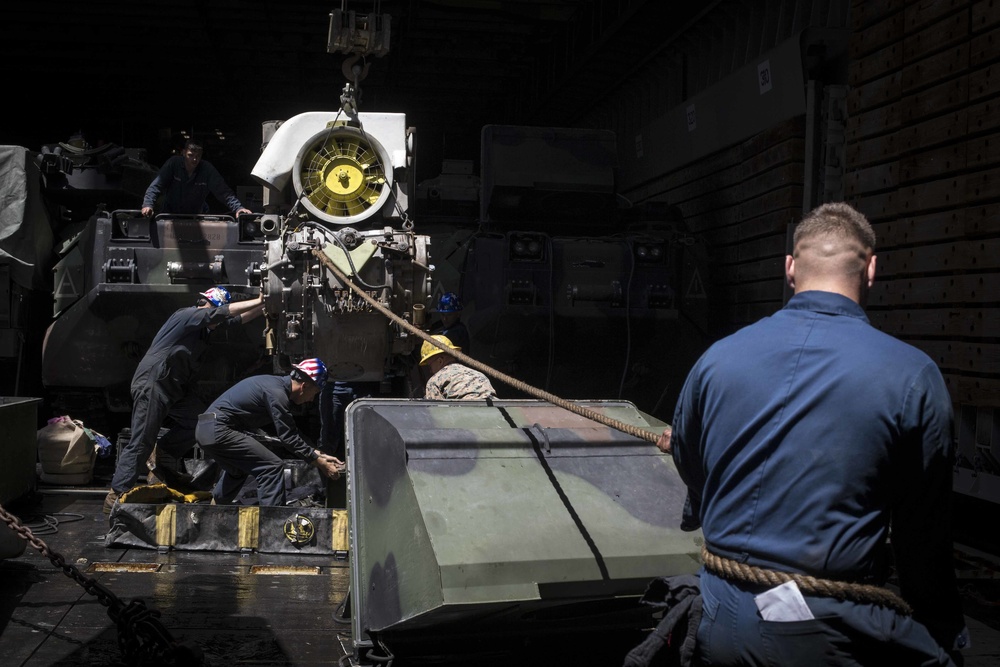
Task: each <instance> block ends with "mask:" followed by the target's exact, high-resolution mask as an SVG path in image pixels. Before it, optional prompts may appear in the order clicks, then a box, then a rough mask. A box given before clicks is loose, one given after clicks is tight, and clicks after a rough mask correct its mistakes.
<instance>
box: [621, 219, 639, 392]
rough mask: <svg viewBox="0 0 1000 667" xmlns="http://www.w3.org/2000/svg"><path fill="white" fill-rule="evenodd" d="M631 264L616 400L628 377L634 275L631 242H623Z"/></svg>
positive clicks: (630, 353) (630, 355)
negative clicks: (622, 365) (623, 362)
mask: <svg viewBox="0 0 1000 667" xmlns="http://www.w3.org/2000/svg"><path fill="white" fill-rule="evenodd" d="M625 247H626V248H628V251H629V253H628V254H629V256H630V257H631V259H632V263H631V265H630V266H629V270H628V284H627V285H626V286H625V367H624V368H622V379H621V382H619V383H618V398H619V399H621V397H622V392H623V391H624V390H625V376H627V375H628V364H629V359H631V357H632V313H631V309H632V276H634V275H635V249H634V248H633V247H632V240H631V239H627V240H626V241H625Z"/></svg>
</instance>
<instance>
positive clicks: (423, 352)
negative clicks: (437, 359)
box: [420, 334, 462, 366]
mask: <svg viewBox="0 0 1000 667" xmlns="http://www.w3.org/2000/svg"><path fill="white" fill-rule="evenodd" d="M431 338H433V339H434V340H438V341H441V342H442V343H444V344H445V346H446V347H448V348H450V349H452V350H461V349H462V348H460V347H456V346H455V345H454V343H452V342H451V341H450V340H449V339H448V337H447V336H442V335H440V334H438V335H437V336H431ZM439 352H444V350H442V349H441V348H440V347H437V346H436V345H434V344H432V343H429V342H427V341H426V340H425V341H424V344H423V345H421V346H420V365H421V366H426V365H427V361H428V360H429V359H430V358H431V357H433V356H434V355H435V354H438V353H439Z"/></svg>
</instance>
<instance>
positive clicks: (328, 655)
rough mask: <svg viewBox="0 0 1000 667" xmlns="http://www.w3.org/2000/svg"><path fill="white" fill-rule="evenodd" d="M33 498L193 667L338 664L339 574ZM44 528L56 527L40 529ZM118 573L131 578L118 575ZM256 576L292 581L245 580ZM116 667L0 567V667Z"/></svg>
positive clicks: (87, 501) (45, 575) (59, 576)
mask: <svg viewBox="0 0 1000 667" xmlns="http://www.w3.org/2000/svg"><path fill="white" fill-rule="evenodd" d="M40 497H41V500H40V502H39V503H38V504H36V505H33V506H31V507H30V508H29V509H23V510H22V509H16V508H15V509H14V510H13V513H14V514H16V515H17V516H18V517H19V518H20V519H22V520H23V521H24V522H26V523H29V522H30V523H29V525H30V527H31V528H32V530H33V532H36V533H37V535H38V537H39V538H40V539H42V540H43V541H44V542H46V543H47V544H48V545H49V548H50V549H51V550H52V551H54V552H58V553H59V554H61V555H62V556H63V557H64V559H65V561H66V562H67V563H72V564H74V565H76V567H77V568H79V570H80V572H81V573H82V574H83V575H84V576H85V577H93V579H94V580H96V581H98V582H99V583H100V584H101V585H103V586H104V587H106V588H107V589H109V590H110V591H111V592H112V593H113V594H114V595H115V596H117V597H118V598H119V599H121V600H122V601H125V602H129V601H131V600H133V599H139V600H142V601H143V602H144V603H145V604H146V606H147V608H149V609H151V610H156V611H158V612H159V613H160V618H159V620H160V622H161V623H162V625H163V626H164V627H165V628H167V630H168V631H169V632H170V634H171V635H172V636H173V637H174V638H175V639H177V640H184V641H187V642H193V643H195V644H196V645H197V646H198V647H200V649H201V650H202V651H203V652H204V655H205V664H207V665H227V666H228V665H335V664H337V663H338V661H340V660H341V658H342V657H343V656H345V655H346V654H347V653H349V652H350V646H351V644H350V627H349V626H348V625H345V624H344V623H343V619H340V618H338V616H337V614H338V607H339V606H340V605H341V603H342V602H343V600H344V597H345V595H346V594H347V591H348V588H349V567H348V564H347V563H346V562H345V561H342V560H338V559H337V558H336V557H335V556H334V555H332V554H331V555H330V556H306V555H299V554H296V555H282V554H251V555H247V556H243V555H240V554H237V553H216V552H189V551H170V552H166V553H160V552H158V551H156V550H152V549H139V548H115V547H113V548H107V547H105V546H104V535H105V532H106V530H107V516H106V515H104V514H103V513H102V512H101V504H102V502H103V494H102V493H100V491H99V490H95V492H93V493H72V494H59V493H56V492H49V493H45V492H43V493H42V494H41V496H40ZM46 518H47V520H48V521H49V523H50V524H52V523H56V522H57V525H56V526H55V527H54V528H46V524H45V522H44V521H45V519H46ZM966 555H967V558H965V559H963V560H961V561H960V562H961V563H962V565H961V566H960V569H959V574H960V576H962V590H963V593H964V595H965V598H966V612H967V618H968V621H969V627H970V630H971V632H972V636H973V642H974V644H973V648H972V650H971V651H969V652H968V653H967V657H966V662H965V664H966V667H995V666H996V665H1000V599H998V590H1000V575H998V574H997V573H998V571H1000V569H998V568H997V567H996V566H995V562H996V561H995V560H992V559H989V558H988V557H986V556H985V555H984V554H977V553H969V554H966ZM98 564H101V565H98ZM119 565H120V566H131V567H132V568H133V569H136V570H139V571H133V572H128V571H118V569H119V567H118V566H119ZM258 565H273V566H278V567H285V568H291V569H292V570H293V571H294V572H295V573H284V574H274V573H261V574H255V573H253V571H254V570H255V568H254V566H258ZM97 569H101V570H106V571H100V572H98V571H96V570H97ZM123 569H124V568H123ZM121 664H123V662H122V653H121V651H120V649H119V646H118V633H117V630H116V627H115V624H114V623H113V622H112V621H111V619H110V618H109V616H108V614H107V610H106V609H105V607H104V606H102V605H101V603H100V601H99V600H98V599H97V598H96V597H95V596H93V595H91V594H89V593H88V592H87V591H86V590H85V589H84V588H83V587H82V586H80V585H79V584H78V583H77V582H76V581H74V580H73V579H72V578H70V577H68V576H66V574H64V572H63V571H62V570H61V569H59V568H57V567H56V566H55V565H53V564H52V563H51V562H50V561H49V560H48V559H46V558H45V557H43V556H42V555H41V554H40V553H39V552H38V551H36V550H35V549H33V548H32V547H31V546H28V547H27V549H26V550H25V552H24V554H23V555H21V556H19V557H17V558H12V559H8V560H3V561H0V665H3V667H14V666H15V665H20V666H23V667H48V666H51V665H66V666H72V665H88V666H102V665H109V666H110V665H121ZM619 664H620V663H619Z"/></svg>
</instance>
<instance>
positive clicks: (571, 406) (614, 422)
mask: <svg viewBox="0 0 1000 667" xmlns="http://www.w3.org/2000/svg"><path fill="white" fill-rule="evenodd" d="M312 252H313V255H315V256H316V257H317V258H319V260H320V261H321V262H322V263H323V265H324V266H325V267H326V268H328V269H330V271H332V272H333V274H334V275H335V276H336V277H337V279H338V280H339V281H340V282H341V283H343V284H345V285H347V286H348V287H350V288H351V290H352V291H353V292H354V293H355V294H357V295H358V296H360V297H361V298H362V299H364V300H365V301H366V302H367V303H368V304H369V305H370V306H371V307H372V308H374V309H375V310H377V311H379V312H380V313H382V314H383V315H385V316H386V317H387V318H389V319H390V320H392V321H393V322H395V323H396V324H398V325H400V326H401V327H403V329H405V330H406V331H407V332H409V333H411V334H413V335H414V336H417V337H419V338H420V339H422V340H424V341H426V342H428V343H430V344H431V345H434V346H435V347H437V348H440V349H441V350H442V351H443V352H447V353H448V354H450V355H452V356H453V357H455V358H456V359H458V360H459V361H460V362H461V363H463V364H465V365H466V366H469V367H470V368H474V369H476V370H478V371H480V372H481V373H485V374H486V375H489V376H490V377H492V378H493V379H494V380H499V381H501V382H503V383H504V384H507V385H510V386H511V387H514V388H515V389H517V390H518V391H522V392H524V393H525V394H528V395H530V396H534V397H535V398H539V399H541V400H543V401H548V402H549V403H552V404H553V405H556V406H558V407H560V408H563V409H564V410H569V411H570V412H573V413H575V414H578V415H580V416H582V417H586V418H587V419H590V420H592V421H595V422H598V423H599V424H604V425H605V426H610V427H611V428H614V429H617V430H619V431H621V432H623V433H627V434H629V435H631V436H634V437H636V438H639V439H640V440H646V441H648V442H651V443H654V444H655V443H656V440H657V438H658V437H659V434H658V433H653V432H652V431H649V430H647V429H644V428H641V427H639V426H635V425H633V424H627V423H625V422H623V421H621V420H618V419H614V418H613V417H608V416H607V415H603V414H601V413H600V412H597V411H595V410H591V409H589V408H586V407H583V406H582V405H577V404H576V403H572V402H570V401H567V400H565V399H562V398H559V397H558V396H556V395H555V394H550V393H549V392H547V391H543V390H541V389H538V388H537V387H533V386H531V385H529V384H526V383H524V382H522V381H521V380H518V379H517V378H515V377H511V376H510V375H507V374H506V373H503V372H501V371H498V370H496V369H495V368H492V367H490V366H487V365H486V364H484V363H482V362H480V361H478V360H476V359H473V358H472V357H470V356H469V355H467V354H465V353H464V352H462V351H461V350H456V349H454V348H449V347H447V346H446V345H444V344H443V343H441V342H439V341H438V340H436V339H434V338H432V337H431V335H430V334H428V333H426V332H424V331H422V330H420V329H418V328H417V327H415V326H413V325H412V324H410V323H409V322H407V321H406V320H404V319H403V318H401V317H399V316H398V315H396V314H395V313H394V312H392V311H391V310H389V309H388V308H386V307H385V306H383V305H382V304H381V303H379V302H378V301H376V300H375V299H374V298H373V297H372V296H371V295H369V294H368V293H367V292H365V291H363V290H362V289H361V288H360V287H358V286H357V285H355V284H354V282H353V281H351V280H350V279H349V278H348V277H347V276H346V275H345V274H344V272H343V271H341V270H340V269H339V268H337V266H336V265H335V264H334V263H333V260H331V259H330V258H329V257H327V256H326V253H324V252H322V251H321V250H319V249H318V248H315V249H313V251H312Z"/></svg>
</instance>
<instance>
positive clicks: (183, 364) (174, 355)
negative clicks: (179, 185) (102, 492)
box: [104, 287, 264, 514]
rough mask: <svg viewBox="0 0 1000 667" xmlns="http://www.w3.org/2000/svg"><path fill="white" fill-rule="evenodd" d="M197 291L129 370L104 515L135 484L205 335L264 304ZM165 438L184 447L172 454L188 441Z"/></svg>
mask: <svg viewBox="0 0 1000 667" xmlns="http://www.w3.org/2000/svg"><path fill="white" fill-rule="evenodd" d="M200 296H201V298H200V299H199V300H198V303H197V305H194V306H188V307H186V308H181V309H179V310H177V311H175V312H174V313H173V314H172V315H171V316H170V317H169V318H167V321H166V322H164V324H163V326H162V327H160V330H159V332H157V334H156V336H155V337H154V338H153V342H152V343H151V344H150V346H149V350H147V351H146V354H145V355H144V356H143V358H142V359H141V360H140V361H139V365H138V366H137V367H136V369H135V374H134V375H133V376H132V430H131V437H130V438H129V441H128V444H126V445H125V446H124V447H123V448H122V451H121V453H120V454H119V455H118V460H117V461H116V462H115V474H114V477H112V479H111V490H110V491H109V492H108V495H107V497H106V498H105V499H104V512H105V514H107V513H109V512H111V508H112V507H113V506H114V504H115V502H116V501H117V499H118V497H119V496H121V495H122V494H123V493H125V492H126V491H128V490H130V489H131V488H132V487H134V486H135V484H136V482H137V480H138V479H139V474H140V470H139V467H140V466H141V465H144V464H145V463H146V459H148V458H149V455H150V454H151V453H152V451H153V446H154V445H155V444H156V439H157V435H158V434H159V432H160V426H161V425H162V424H163V422H164V420H165V419H167V417H168V415H169V414H170V410H171V408H172V407H173V406H175V405H176V404H177V403H178V401H180V400H181V399H182V398H184V396H185V395H187V394H188V391H189V389H190V386H189V385H190V382H191V379H192V378H193V377H194V376H195V372H196V371H197V369H198V366H199V357H201V354H202V353H203V352H204V351H205V349H206V348H207V346H208V341H207V337H208V334H209V333H210V332H211V331H212V330H213V329H215V328H216V327H219V326H232V325H235V324H242V323H246V322H249V321H250V320H252V319H254V318H255V317H257V316H258V315H260V314H261V312H262V311H263V309H264V301H263V297H258V298H256V299H247V300H246V301H240V302H238V303H232V304H231V303H230V300H231V297H230V295H229V291H228V290H226V289H225V288H224V287H213V288H211V289H210V290H208V291H206V292H202V293H201V294H200ZM191 436H193V433H192V434H191ZM165 441H169V442H171V443H174V444H176V445H179V446H181V447H182V448H183V449H184V451H171V452H168V453H169V454H171V455H173V456H177V457H179V456H181V455H183V454H184V453H185V451H186V450H187V449H189V448H190V446H191V441H190V437H189V438H187V439H184V438H165ZM143 474H145V472H143Z"/></svg>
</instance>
